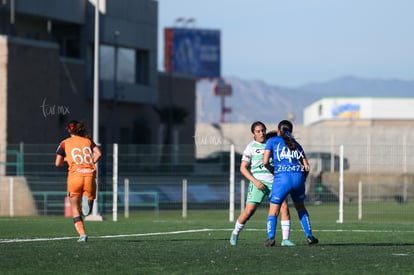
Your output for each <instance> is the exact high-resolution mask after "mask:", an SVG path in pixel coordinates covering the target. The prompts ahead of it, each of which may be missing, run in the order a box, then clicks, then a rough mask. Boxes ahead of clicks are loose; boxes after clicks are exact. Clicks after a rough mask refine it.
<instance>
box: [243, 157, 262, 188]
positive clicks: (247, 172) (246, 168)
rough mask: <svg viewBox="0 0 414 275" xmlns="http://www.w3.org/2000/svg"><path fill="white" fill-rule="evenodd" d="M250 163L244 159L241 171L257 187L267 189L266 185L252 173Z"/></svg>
mask: <svg viewBox="0 0 414 275" xmlns="http://www.w3.org/2000/svg"><path fill="white" fill-rule="evenodd" d="M249 165H250V164H249V163H248V162H247V161H242V162H241V164H240V172H241V173H242V175H243V176H244V177H245V178H246V179H248V180H249V181H250V182H252V183H253V184H254V185H255V186H256V187H257V189H259V190H263V189H265V185H264V184H263V183H262V182H260V181H259V180H257V179H256V178H255V177H254V176H253V175H252V174H251V173H250V170H249Z"/></svg>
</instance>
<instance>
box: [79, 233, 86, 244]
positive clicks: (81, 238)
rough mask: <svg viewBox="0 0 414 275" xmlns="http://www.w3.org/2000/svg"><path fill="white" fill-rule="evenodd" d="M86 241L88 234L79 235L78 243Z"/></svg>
mask: <svg viewBox="0 0 414 275" xmlns="http://www.w3.org/2000/svg"><path fill="white" fill-rule="evenodd" d="M87 241H88V235H82V236H80V237H79V240H78V243H86V242H87Z"/></svg>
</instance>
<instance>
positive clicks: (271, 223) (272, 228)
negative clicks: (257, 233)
mask: <svg viewBox="0 0 414 275" xmlns="http://www.w3.org/2000/svg"><path fill="white" fill-rule="evenodd" d="M276 225H277V217H276V216H267V221H266V228H267V239H268V240H270V239H274V238H275V236H276Z"/></svg>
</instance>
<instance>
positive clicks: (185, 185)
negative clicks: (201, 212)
mask: <svg viewBox="0 0 414 275" xmlns="http://www.w3.org/2000/svg"><path fill="white" fill-rule="evenodd" d="M183 218H187V179H183Z"/></svg>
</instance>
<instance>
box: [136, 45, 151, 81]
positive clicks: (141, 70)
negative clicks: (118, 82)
mask: <svg viewBox="0 0 414 275" xmlns="http://www.w3.org/2000/svg"><path fill="white" fill-rule="evenodd" d="M149 69H150V68H149V51H147V50H137V51H136V83H139V84H143V85H148V84H149Z"/></svg>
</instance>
